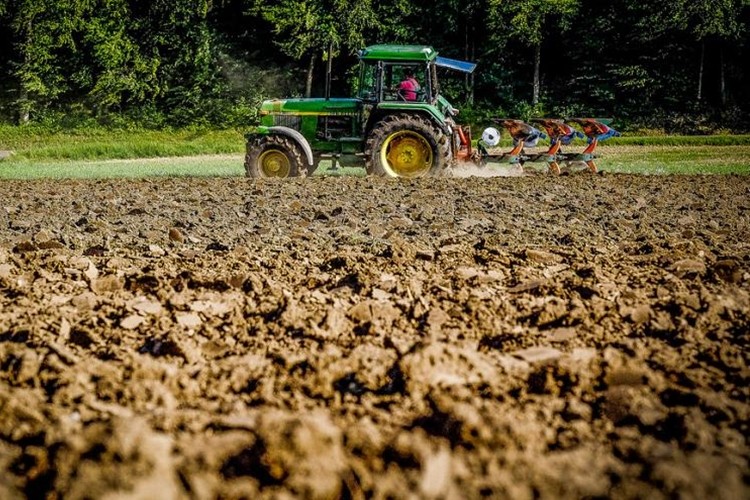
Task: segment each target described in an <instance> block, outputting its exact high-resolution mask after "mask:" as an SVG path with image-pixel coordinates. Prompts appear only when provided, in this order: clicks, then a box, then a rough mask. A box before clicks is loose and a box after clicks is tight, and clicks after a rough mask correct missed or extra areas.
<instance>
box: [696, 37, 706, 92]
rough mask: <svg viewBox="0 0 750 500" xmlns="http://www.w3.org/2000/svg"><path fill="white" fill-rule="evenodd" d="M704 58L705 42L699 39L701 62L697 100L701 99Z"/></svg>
mask: <svg viewBox="0 0 750 500" xmlns="http://www.w3.org/2000/svg"><path fill="white" fill-rule="evenodd" d="M705 59H706V42H705V41H701V63H700V69H699V70H698V102H701V99H703V64H704V62H705Z"/></svg>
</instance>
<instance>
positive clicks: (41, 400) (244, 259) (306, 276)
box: [0, 175, 750, 499]
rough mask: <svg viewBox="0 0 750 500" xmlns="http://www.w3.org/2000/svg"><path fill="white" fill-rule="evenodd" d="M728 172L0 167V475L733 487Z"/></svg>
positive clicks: (739, 200) (266, 491) (738, 287)
mask: <svg viewBox="0 0 750 500" xmlns="http://www.w3.org/2000/svg"><path fill="white" fill-rule="evenodd" d="M748 330H750V178H747V177H637V176H617V175H614V176H613V175H604V176H590V175H570V176H564V177H561V178H550V177H546V176H532V177H512V178H511V177H508V178H492V179H476V178H469V179H438V180H435V179H429V180H420V181H414V182H395V181H388V180H383V179H374V178H311V179H306V180H293V181H288V182H270V181H266V182H261V181H248V180H245V179H239V178H235V179H158V180H143V181H130V180H117V181H86V182H79V181H44V182H7V181H5V182H2V183H0V498H4V499H13V498H19V497H25V496H28V497H43V496H47V497H48V498H61V497H64V498H83V497H93V498H101V497H105V496H106V497H116V496H121V495H129V496H133V497H141V498H164V499H168V498H212V497H217V496H221V497H225V498H236V497H247V498H254V497H258V496H278V497H289V496H290V495H291V496H302V497H310V498H331V497H337V496H344V497H349V498H363V497H370V496H372V497H375V498H386V497H404V496H409V495H415V496H417V497H423V498H466V497H479V496H499V497H510V498H520V499H524V498H529V499H530V498H537V497H542V498H559V497H581V496H591V497H597V496H612V497H648V498H661V497H676V496H677V497H685V498H743V497H744V498H748V495H749V494H750V470H749V468H748V459H750V449H749V447H748V438H747V436H748V435H749V434H750V432H749V429H748V417H749V416H750V405H749V404H748V395H749V394H748V393H749V389H748V382H749V381H748V375H749V374H750V372H749V371H748V352H749V350H748Z"/></svg>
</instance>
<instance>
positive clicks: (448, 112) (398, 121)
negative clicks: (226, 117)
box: [245, 45, 475, 178]
mask: <svg viewBox="0 0 750 500" xmlns="http://www.w3.org/2000/svg"><path fill="white" fill-rule="evenodd" d="M438 67H447V68H451V69H454V70H458V71H463V72H472V71H473V70H474V67H475V65H474V64H472V63H467V62H463V61H456V60H454V59H447V58H443V57H438V54H437V52H436V51H435V50H434V49H433V48H432V47H428V46H415V45H374V46H371V47H367V48H365V49H363V50H361V51H360V52H359V79H358V80H359V85H358V87H357V88H358V91H357V93H356V94H357V95H356V96H355V97H350V98H307V99H276V100H268V101H265V102H263V104H262V105H261V111H260V114H261V126H260V127H258V128H257V130H255V131H254V132H253V133H251V134H248V135H247V155H246V157H245V170H246V171H247V175H248V176H249V177H295V176H304V175H310V174H312V173H313V172H314V171H315V169H316V168H318V165H319V163H320V162H321V161H322V160H331V161H334V162H336V163H337V164H340V165H341V166H358V167H363V168H365V169H366V171H367V173H368V174H370V175H378V176H391V177H407V178H412V177H421V176H426V175H439V174H441V173H442V172H443V171H444V170H445V169H446V168H449V167H450V166H451V165H452V164H453V163H454V162H455V161H456V160H458V159H461V158H466V159H468V157H469V156H470V155H471V141H470V137H468V133H469V131H468V128H464V127H460V126H458V125H456V123H455V122H454V120H453V117H454V116H455V115H456V114H457V112H458V111H457V110H456V109H454V108H453V107H452V106H451V105H450V103H449V102H448V101H447V100H446V99H445V98H444V97H443V96H441V95H440V88H439V86H438V80H437V68H438ZM407 74H414V75H415V77H416V80H417V81H418V83H419V86H418V88H417V91H416V92H412V91H411V90H409V91H405V90H404V89H403V86H400V85H399V84H400V82H401V81H402V80H404V79H405V78H406V75H407ZM411 88H413V87H411ZM326 94H328V91H327V92H326Z"/></svg>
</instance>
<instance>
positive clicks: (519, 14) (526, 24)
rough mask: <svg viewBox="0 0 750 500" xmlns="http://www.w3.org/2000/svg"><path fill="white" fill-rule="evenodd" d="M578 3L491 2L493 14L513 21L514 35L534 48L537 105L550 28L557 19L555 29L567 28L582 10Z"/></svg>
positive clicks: (565, 0) (558, 0)
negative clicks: (548, 25) (546, 36)
mask: <svg viewBox="0 0 750 500" xmlns="http://www.w3.org/2000/svg"><path fill="white" fill-rule="evenodd" d="M578 3H579V2H578V0H526V1H523V2H508V1H505V0H490V5H491V6H492V7H493V11H492V14H493V15H495V16H507V17H510V19H511V21H510V26H511V29H512V33H513V35H514V36H517V37H518V38H520V39H521V40H523V41H524V42H525V43H527V44H528V45H531V46H532V47H533V48H534V81H533V92H532V98H531V103H532V104H533V105H536V104H538V103H539V93H540V89H541V78H540V66H541V57H542V56H541V53H542V41H543V39H544V33H545V31H544V30H545V28H546V27H547V26H546V24H547V23H548V22H549V21H550V20H551V19H554V20H556V21H557V24H556V25H555V27H562V28H564V27H566V26H567V23H568V22H569V20H570V19H571V18H572V16H573V15H574V14H575V13H576V11H577V9H578Z"/></svg>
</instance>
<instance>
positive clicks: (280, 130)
mask: <svg viewBox="0 0 750 500" xmlns="http://www.w3.org/2000/svg"><path fill="white" fill-rule="evenodd" d="M261 129H265V130H262V132H261V133H263V132H265V134H263V135H270V134H279V135H285V136H287V137H289V138H291V139H292V140H293V141H294V142H296V143H297V145H298V146H299V147H300V148H302V151H304V153H305V158H306V159H307V164H308V165H312V164H313V153H312V148H311V147H310V143H309V142H307V139H305V136H304V135H302V134H301V133H299V132H298V131H297V130H294V129H293V128H289V127H283V126H281V125H277V126H274V127H259V130H261Z"/></svg>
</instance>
